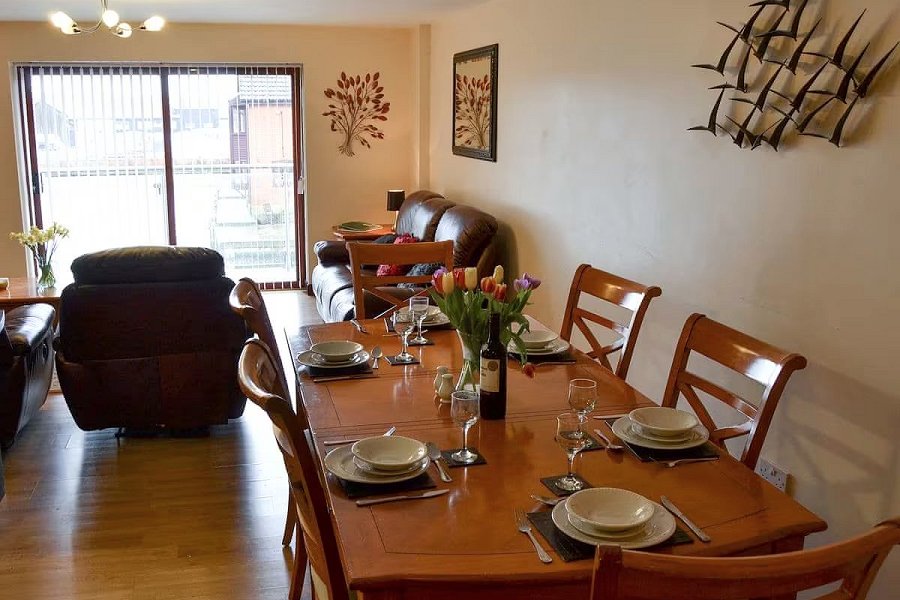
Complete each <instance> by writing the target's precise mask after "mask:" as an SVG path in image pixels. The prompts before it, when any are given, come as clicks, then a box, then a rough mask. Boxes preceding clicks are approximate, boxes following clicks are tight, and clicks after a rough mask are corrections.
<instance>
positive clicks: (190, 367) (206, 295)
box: [56, 246, 248, 430]
mask: <svg viewBox="0 0 900 600" xmlns="http://www.w3.org/2000/svg"><path fill="white" fill-rule="evenodd" d="M72 273H73V275H74V276H75V283H73V284H72V285H69V286H68V287H66V289H64V290H63V293H62V298H61V308H60V319H59V337H58V339H57V340H56V346H57V355H56V366H57V370H58V372H59V381H60V385H61V386H62V390H63V394H64V395H65V398H66V402H67V403H68V405H69V410H71V411H72V416H73V417H74V418H75V422H76V423H77V424H78V426H79V427H80V428H82V429H85V430H90V429H102V428H105V427H130V428H139V429H144V428H154V427H157V426H164V427H168V428H171V429H193V428H200V427H204V426H207V425H213V424H218V423H226V422H227V421H228V419H234V418H237V417H240V416H241V414H243V412H244V404H245V403H246V398H245V397H244V395H243V394H242V393H241V391H240V388H239V387H238V384H237V360H238V357H239V356H240V353H241V347H242V344H243V342H244V340H245V339H246V338H247V337H248V333H247V330H246V328H245V326H244V323H243V321H242V320H241V318H240V317H238V316H237V315H235V314H234V313H232V312H231V308H230V307H229V305H228V295H229V293H230V292H231V288H232V287H234V283H233V282H232V281H231V280H230V279H228V278H227V277H225V275H224V273H225V268H224V261H223V260H222V256H221V255H220V254H219V253H218V252H216V251H214V250H209V249H207V248H187V247H169V246H143V247H134V248H119V249H114V250H106V251H103V252H96V253H94V254H86V255H84V256H81V257H79V258H77V259H76V260H75V261H74V262H73V263H72Z"/></svg>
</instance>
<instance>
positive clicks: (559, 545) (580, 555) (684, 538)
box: [528, 510, 694, 562]
mask: <svg viewBox="0 0 900 600" xmlns="http://www.w3.org/2000/svg"><path fill="white" fill-rule="evenodd" d="M528 520H529V521H531V523H532V525H534V526H535V528H536V529H537V530H538V531H540V532H541V535H542V536H544V539H545V540H547V541H548V542H549V543H550V545H551V546H552V547H553V549H554V550H555V551H556V553H557V554H559V557H560V558H561V559H563V562H572V561H573V560H587V559H592V558H594V552H596V551H597V548H596V546H592V545H590V544H585V543H584V542H579V541H578V540H576V539H573V538H570V537H569V536H567V535H566V534H565V533H563V532H562V531H560V530H559V529H557V527H556V525H554V524H553V519H552V518H551V516H550V511H548V510H544V511H540V512H533V513H528ZM693 542H694V540H693V538H691V536H689V535H688V534H687V533H685V531H684V530H683V529H681V528H680V527H678V528H677V529H675V533H673V534H672V537H670V538H669V539H668V540H666V541H665V542H662V543H661V544H657V545H656V546H653V548H665V547H667V546H677V545H679V544H691V543H693Z"/></svg>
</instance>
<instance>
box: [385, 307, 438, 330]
mask: <svg viewBox="0 0 900 600" xmlns="http://www.w3.org/2000/svg"><path fill="white" fill-rule="evenodd" d="M397 312H399V313H408V312H409V307H408V306H404V307H403V308H401V309H399V310H398V311H397ZM449 322H450V318H449V317H447V315H445V314H444V313H442V312H441V309H440V308H438V307H437V306H433V305H432V306H429V307H428V313H427V314H426V315H425V320H424V321H422V326H423V327H428V326H429V325H430V326H432V327H437V326H439V325H446V324H447V323H449Z"/></svg>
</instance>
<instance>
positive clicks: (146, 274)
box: [72, 246, 225, 285]
mask: <svg viewBox="0 0 900 600" xmlns="http://www.w3.org/2000/svg"><path fill="white" fill-rule="evenodd" d="M72 274H73V275H74V276H75V283H76V284H81V285H84V284H108V283H159V282H171V281H199V280H205V279H216V278H218V277H223V276H224V275H225V261H224V259H223V258H222V255H221V254H219V253H218V252H216V251H215V250H211V249H209V248H192V247H188V246H133V247H130V248H113V249H111V250H103V251H101V252H94V253H92V254H85V255H83V256H79V257H78V258H76V259H75V260H74V261H72Z"/></svg>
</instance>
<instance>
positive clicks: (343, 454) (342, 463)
mask: <svg viewBox="0 0 900 600" xmlns="http://www.w3.org/2000/svg"><path fill="white" fill-rule="evenodd" d="M324 462H325V468H326V469H328V470H329V471H330V472H331V473H333V474H334V475H337V476H338V477H340V478H341V479H346V480H347V481H355V482H357V483H397V482H399V481H406V480H408V479H413V478H415V477H418V476H419V475H421V474H422V473H424V472H425V469H427V468H428V465H429V464H430V463H431V461H430V460H429V459H428V457H427V456H426V457H425V459H424V460H423V461H422V464H421V465H420V466H419V467H418V468H417V469H415V470H412V471H410V472H408V473H398V474H397V475H381V474H378V475H372V474H370V473H368V472H366V471H364V470H363V469H360V468H359V467H357V466H356V464H355V463H354V462H353V454H352V453H351V452H350V446H340V447H338V448H336V449H334V450H332V451H331V452H329V453H328V454H326V455H325V461H324Z"/></svg>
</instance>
